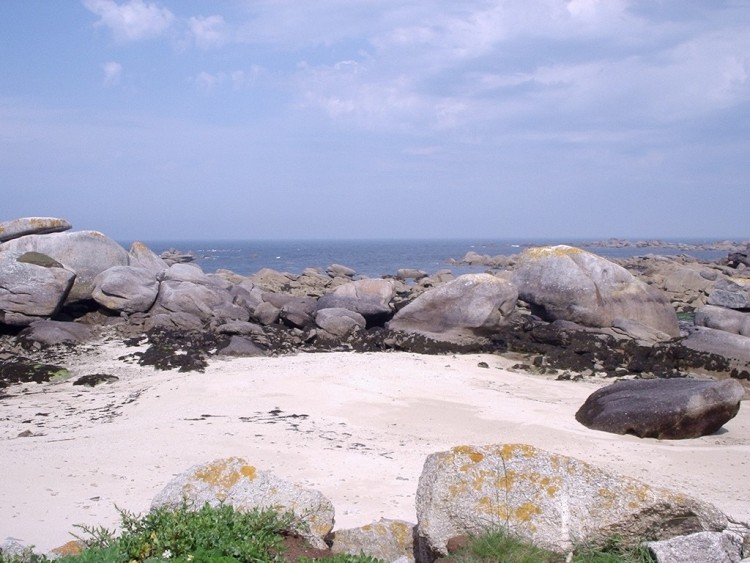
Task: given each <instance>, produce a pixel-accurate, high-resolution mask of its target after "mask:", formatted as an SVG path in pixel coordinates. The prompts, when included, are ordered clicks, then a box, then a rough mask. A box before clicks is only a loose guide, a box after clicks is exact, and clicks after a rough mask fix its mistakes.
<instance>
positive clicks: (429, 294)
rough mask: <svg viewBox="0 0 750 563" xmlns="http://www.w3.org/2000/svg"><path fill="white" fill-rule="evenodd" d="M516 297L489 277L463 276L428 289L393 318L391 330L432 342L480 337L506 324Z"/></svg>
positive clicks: (513, 291) (501, 282)
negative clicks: (427, 337) (443, 338)
mask: <svg viewBox="0 0 750 563" xmlns="http://www.w3.org/2000/svg"><path fill="white" fill-rule="evenodd" d="M517 298H518V293H517V292H516V289H515V287H513V285H512V284H511V283H509V282H507V281H505V280H502V279H500V278H497V277H495V276H493V275H491V274H465V275H463V276H459V277H458V278H456V279H455V280H453V281H450V282H448V283H446V284H443V285H441V286H438V287H436V288H434V289H430V290H427V291H425V292H424V293H422V294H421V295H420V296H418V297H417V298H416V299H415V300H414V301H412V302H411V303H409V304H408V305H406V306H405V307H404V308H403V309H401V310H400V311H398V313H396V315H394V317H393V319H392V320H391V321H390V322H389V323H388V328H389V329H391V330H400V331H404V332H417V333H419V334H425V335H428V336H431V337H434V338H438V335H441V336H443V337H445V338H448V339H450V338H451V337H465V336H483V335H485V336H486V335H487V334H489V333H491V332H492V331H493V330H495V329H496V328H498V327H500V326H503V325H505V324H506V319H507V318H508V316H509V315H510V314H511V313H512V312H513V310H514V309H515V305H516V299H517Z"/></svg>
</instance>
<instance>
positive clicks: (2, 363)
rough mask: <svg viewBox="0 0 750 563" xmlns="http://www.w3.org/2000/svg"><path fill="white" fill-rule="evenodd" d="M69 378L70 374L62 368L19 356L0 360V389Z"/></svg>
mask: <svg viewBox="0 0 750 563" xmlns="http://www.w3.org/2000/svg"><path fill="white" fill-rule="evenodd" d="M69 377H70V372H69V371H68V369H67V368H64V367H62V366H57V365H54V364H43V363H40V362H38V361H36V360H30V359H27V358H22V357H20V356H14V357H13V359H11V360H3V359H0V389H2V388H3V387H7V386H8V385H14V384H16V383H31V382H35V383H45V382H47V381H65V380H66V379H68V378H69Z"/></svg>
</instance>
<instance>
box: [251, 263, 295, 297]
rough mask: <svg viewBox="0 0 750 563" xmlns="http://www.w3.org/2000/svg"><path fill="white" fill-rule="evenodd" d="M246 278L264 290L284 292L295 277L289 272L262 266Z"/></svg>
mask: <svg viewBox="0 0 750 563" xmlns="http://www.w3.org/2000/svg"><path fill="white" fill-rule="evenodd" d="M247 279H248V281H249V282H251V283H252V284H253V285H255V286H258V287H259V288H260V289H262V290H264V291H269V292H271V293H284V292H285V291H287V290H288V289H289V286H290V284H291V283H292V282H293V281H294V280H295V279H296V278H295V276H292V275H291V274H285V273H281V272H277V271H276V270H272V269H271V268H263V269H261V270H258V271H257V272H255V273H254V274H253V275H252V276H248V278H247Z"/></svg>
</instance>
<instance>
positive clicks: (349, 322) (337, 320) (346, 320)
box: [315, 307, 367, 338]
mask: <svg viewBox="0 0 750 563" xmlns="http://www.w3.org/2000/svg"><path fill="white" fill-rule="evenodd" d="M315 324H317V325H318V326H319V327H320V328H322V329H323V330H325V331H327V332H330V333H331V334H333V335H335V336H338V337H339V338H347V337H349V335H350V334H351V333H352V332H354V331H355V330H357V329H363V328H365V326H366V325H367V321H365V318H364V317H363V316H362V315H360V314H359V313H355V312H354V311H350V310H349V309H342V308H340V307H334V308H330V309H320V310H318V312H317V313H316V314H315Z"/></svg>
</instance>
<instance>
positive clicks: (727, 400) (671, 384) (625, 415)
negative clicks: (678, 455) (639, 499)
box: [576, 379, 745, 440]
mask: <svg viewBox="0 0 750 563" xmlns="http://www.w3.org/2000/svg"><path fill="white" fill-rule="evenodd" d="M744 395H745V390H744V388H743V387H742V385H740V384H739V383H738V382H737V381H734V380H732V379H727V380H723V381H708V380H697V379H633V380H628V381H618V382H617V383H613V384H612V385H608V386H606V387H602V388H601V389H598V390H596V391H595V392H594V393H592V394H591V395H590V396H589V397H588V398H587V399H586V402H584V404H583V405H582V406H581V408H580V409H579V410H578V412H577V413H576V420H577V421H578V422H580V423H581V424H583V425H584V426H586V427H588V428H591V429H593V430H602V431H604V432H612V433H613V434H633V435H635V436H638V437H639V438H658V439H671V440H677V439H684V438H698V437H700V436H705V435H707V434H713V433H714V432H716V431H717V430H718V429H719V428H721V427H722V426H723V425H724V424H726V423H727V422H728V421H729V420H731V419H732V418H734V417H735V416H736V414H737V412H739V409H740V401H741V400H742V398H743V397H744Z"/></svg>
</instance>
